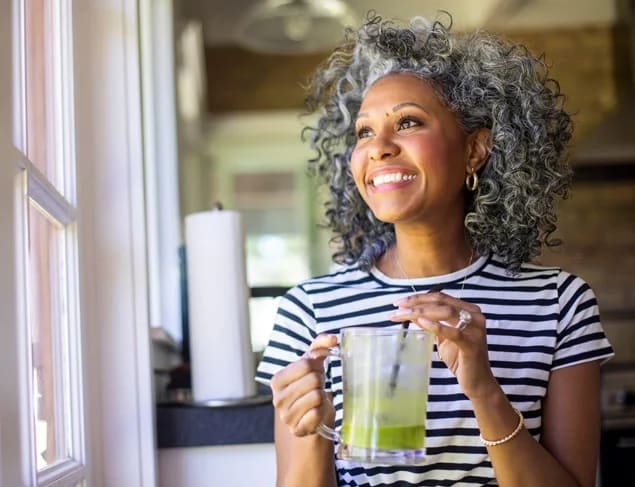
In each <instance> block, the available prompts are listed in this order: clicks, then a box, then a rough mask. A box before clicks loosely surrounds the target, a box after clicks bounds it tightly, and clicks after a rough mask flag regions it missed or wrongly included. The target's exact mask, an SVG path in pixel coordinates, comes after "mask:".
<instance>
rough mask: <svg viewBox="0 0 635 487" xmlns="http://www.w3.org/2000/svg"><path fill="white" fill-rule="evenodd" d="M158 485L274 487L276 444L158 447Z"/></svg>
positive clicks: (183, 486) (165, 486)
mask: <svg viewBox="0 0 635 487" xmlns="http://www.w3.org/2000/svg"><path fill="white" fill-rule="evenodd" d="M158 485H159V487H274V486H275V485H276V459H275V451H274V446H273V443H262V444H253V445H229V446H206V447H196V448H165V449H160V450H159V483H158Z"/></svg>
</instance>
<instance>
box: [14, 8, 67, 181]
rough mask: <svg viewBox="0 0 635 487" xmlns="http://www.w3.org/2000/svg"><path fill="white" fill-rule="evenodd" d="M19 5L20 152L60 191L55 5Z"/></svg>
mask: <svg viewBox="0 0 635 487" xmlns="http://www.w3.org/2000/svg"><path fill="white" fill-rule="evenodd" d="M23 5H24V51H23V56H24V109H25V113H24V130H25V133H24V135H25V137H24V139H25V147H22V148H21V149H22V151H23V152H24V154H25V155H26V156H27V158H28V159H29V160H30V161H31V162H32V163H33V164H34V165H35V166H36V167H37V168H38V169H40V171H41V172H42V174H44V175H45V176H46V178H47V179H48V180H49V181H50V182H51V183H52V184H53V185H55V186H56V187H57V188H58V189H60V190H61V189H62V188H61V181H60V176H61V174H62V172H61V171H60V167H59V164H58V163H57V161H56V160H55V159H56V157H55V151H56V147H55V132H54V130H55V126H54V124H55V123H56V122H55V116H56V114H55V99H56V94H55V82H54V59H55V55H54V54H55V51H54V48H55V46H56V45H57V42H56V32H55V28H54V17H53V15H54V14H55V4H54V3H51V2H47V1H45V0H26V1H24V3H23ZM57 98H59V95H58V96H57Z"/></svg>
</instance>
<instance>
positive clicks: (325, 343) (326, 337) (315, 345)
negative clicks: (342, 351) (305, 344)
mask: <svg viewBox="0 0 635 487" xmlns="http://www.w3.org/2000/svg"><path fill="white" fill-rule="evenodd" d="M335 345H337V335H331V334H328V333H322V334H320V335H318V336H317V337H315V340H313V342H312V343H311V345H310V346H309V350H308V351H307V353H306V354H305V355H309V356H316V357H317V356H321V354H322V353H324V351H325V352H326V353H327V354H328V349H329V348H331V347H334V346H335ZM315 350H318V351H319V352H318V354H315V353H313V351H315ZM310 352H311V353H310ZM324 356H326V355H324Z"/></svg>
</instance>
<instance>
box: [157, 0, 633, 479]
mask: <svg viewBox="0 0 635 487" xmlns="http://www.w3.org/2000/svg"><path fill="white" fill-rule="evenodd" d="M159 3H161V2H159ZM634 5H635V2H634V1H633V0H602V1H598V0H577V1H573V0H480V1H479V2H474V1H472V0H445V1H442V0H400V1H387V0H375V1H363V0H348V1H344V0H232V1H231V2H227V1H222V0H181V1H180V2H175V3H174V4H173V7H172V8H173V10H172V11H171V12H169V15H164V16H163V17H161V16H158V17H156V18H155V19H154V24H155V30H156V32H158V33H159V35H155V37H154V38H152V43H153V45H152V49H151V50H152V51H153V52H155V53H156V54H155V57H154V59H153V63H152V70H151V71H149V70H147V69H146V70H145V72H146V73H150V76H147V75H146V79H145V81H144V82H145V84H146V87H150V88H151V90H152V92H153V101H154V103H153V104H152V105H151V109H152V110H154V111H155V114H154V117H153V119H154V120H156V125H155V127H154V128H153V131H152V133H151V134H146V138H147V139H148V140H150V139H152V138H153V139H154V149H153V150H154V155H153V154H150V157H149V158H148V160H149V161H151V163H150V164H149V165H148V167H147V168H146V171H147V174H148V184H147V192H148V202H149V203H148V204H149V208H150V210H149V215H150V217H149V218H150V231H149V256H150V286H151V304H152V308H153V310H152V314H153V325H154V326H155V327H156V330H162V331H166V332H167V334H168V335H170V336H171V337H172V338H173V339H174V340H175V341H176V342H177V343H181V342H183V343H182V345H183V347H184V348H185V350H187V346H188V344H187V340H188V333H187V309H186V308H185V307H182V305H183V306H185V304H186V302H185V300H180V301H178V300H176V297H178V292H175V290H178V282H176V279H175V276H178V275H179V272H178V266H179V265H180V266H181V272H180V275H181V277H182V276H183V272H182V265H183V263H182V261H181V262H180V263H179V262H178V261H175V258H174V256H175V255H176V252H175V249H176V248H177V247H178V246H182V233H183V232H182V225H183V220H184V218H185V217H186V216H187V215H189V214H192V213H194V212H199V211H206V210H209V209H211V208H212V207H213V206H214V205H216V204H217V202H220V203H221V204H222V205H223V206H224V207H225V208H228V209H236V210H239V211H240V212H241V214H242V215H243V218H244V222H245V232H246V249H247V255H246V258H247V260H246V264H247V279H248V282H249V286H250V287H251V296H252V297H251V300H250V304H249V306H250V320H251V321H250V328H251V339H252V345H253V350H254V352H255V353H256V355H258V354H259V353H260V352H261V351H262V349H263V348H264V346H265V344H266V341H267V338H268V336H269V333H270V330H271V327H272V324H273V317H274V313H275V310H276V304H277V298H276V295H279V294H280V293H281V292H283V291H284V290H285V289H286V288H287V287H289V286H291V285H293V284H295V283H297V282H298V281H300V280H302V279H304V278H306V277H309V276H310V275H316V274H321V273H324V272H327V271H328V270H329V269H330V268H331V262H330V251H329V246H328V240H329V234H328V233H327V232H325V231H324V230H322V229H320V227H319V224H320V222H321V215H322V210H323V208H322V197H321V195H320V193H319V191H318V190H317V189H316V188H315V187H314V186H313V183H312V181H311V180H310V179H308V178H307V174H306V168H307V160H308V159H309V158H310V157H311V153H310V151H309V149H308V147H307V146H306V145H305V144H303V143H302V141H301V139H300V130H301V127H302V125H301V124H300V121H299V114H300V113H301V111H302V107H303V98H304V92H303V83H304V82H305V81H306V79H307V77H308V76H309V75H310V74H311V73H312V72H313V71H314V69H315V68H316V67H317V65H318V63H319V62H321V61H322V60H323V59H324V58H325V57H326V56H327V55H328V53H329V52H330V50H331V49H332V48H333V46H334V45H335V44H336V43H337V42H338V41H339V40H340V39H341V37H342V31H343V27H344V26H346V25H353V24H358V23H359V22H360V21H361V20H362V19H363V18H364V17H365V16H366V15H367V13H368V12H369V11H371V10H374V11H376V13H377V14H379V15H381V16H382V17H384V18H387V19H388V18H392V19H396V20H407V19H409V18H411V17H412V16H415V15H422V16H425V17H428V18H431V19H434V18H436V17H438V16H439V11H440V10H446V11H447V12H449V13H450V14H451V15H452V19H453V29H454V30H456V31H467V30H473V29H486V30H489V31H491V32H494V33H498V34H500V35H502V36H505V37H507V38H509V39H511V40H513V41H517V42H520V43H523V44H524V45H526V46H527V47H528V48H529V49H530V50H531V51H533V52H534V53H535V54H537V55H540V54H543V55H544V56H545V59H546V61H547V63H548V64H549V65H550V66H551V76H552V77H553V78H555V79H556V80H558V81H559V83H560V86H561V89H562V92H563V93H564V94H565V95H566V97H567V101H566V107H567V108H568V110H569V111H570V113H571V114H572V115H573V119H574V124H575V132H574V137H573V143H572V146H571V161H572V165H573V167H574V170H575V180H574V185H573V190H572V192H571V194H570V196H569V198H568V199H567V200H565V201H564V202H563V203H562V205H561V206H560V208H559V221H558V224H559V230H558V233H557V236H559V237H561V238H562V239H563V241H564V245H563V246H561V247H559V248H557V249H555V250H548V251H545V252H544V254H543V255H542V256H541V257H540V261H541V262H542V263H544V264H548V265H558V266H561V267H563V268H564V269H566V270H568V271H570V272H573V273H575V274H578V275H580V276H581V277H582V278H584V279H585V280H587V282H589V284H590V285H591V286H592V287H593V289H594V290H595V292H596V294H597V297H598V301H599V305H600V309H601V316H602V320H603V324H604V327H605V330H606V333H607V334H608V336H609V338H610V340H611V343H612V344H613V346H614V348H615V350H616V357H615V358H614V359H613V360H611V361H610V362H609V363H608V364H607V366H605V367H604V368H603V377H602V382H603V386H602V409H603V425H604V426H603V436H602V445H603V446H602V468H601V471H602V474H603V475H604V478H603V481H604V482H603V484H602V485H603V486H610V485H623V484H620V481H619V480H618V479H619V478H626V477H620V476H623V475H626V473H627V471H628V470H627V465H628V464H629V460H628V456H629V455H632V452H633V448H632V445H633V442H634V441H635V440H633V436H634V435H635V408H634V406H633V404H634V402H635V304H634V303H635V282H634V278H633V276H634V275H635V226H634V225H633V222H634V221H635V218H634V217H635V124H634V123H633V121H634V120H633V119H634V115H635V106H634V105H635V101H634V100H635V84H634V69H633V65H634V60H635V30H634V16H635V7H634ZM158 12H159V13H160V11H158ZM442 18H445V17H442ZM166 33H169V36H167V37H166ZM146 91H147V90H146ZM172 99H174V100H175V103H174V106H172V105H171V100H172ZM153 215H154V217H153ZM153 218H154V221H153ZM153 223H154V225H153ZM153 232H154V233H153ZM181 249H182V247H181ZM175 268H176V270H175ZM170 270H172V271H174V272H171V271H170ZM182 288H183V287H181V290H182ZM180 316H182V317H183V320H181V319H179V317H180ZM182 324H183V326H181V325H182ZM185 359H187V355H186V356H185ZM155 363H156V362H155ZM160 430H161V429H160ZM629 445H630V446H629ZM169 458H171V457H169V456H168V455H167V454H165V452H164V453H163V455H162V456H161V459H162V462H163V464H162V465H163V466H162V467H161V468H162V472H163V475H164V476H166V475H168V474H167V473H166V472H169V471H171V469H172V468H173V467H174V466H175V465H181V463H179V462H181V460H178V461H177V460H168V459H169ZM631 461H632V457H631ZM170 462H174V463H170ZM200 465H209V458H206V459H205V461H204V462H203V460H201V464H200ZM168 467H169V468H168ZM200 468H201V469H202V468H203V467H202V466H201V467H200ZM205 468H207V467H205ZM210 468H211V467H210ZM183 470H184V471H188V472H190V471H194V472H198V473H197V475H198V478H204V477H205V476H202V475H200V473H201V472H202V470H200V471H199V470H196V469H185V468H184V469H183ZM628 478H630V477H628ZM598 485H599V483H598Z"/></svg>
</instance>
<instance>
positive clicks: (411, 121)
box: [398, 117, 421, 130]
mask: <svg viewBox="0 0 635 487" xmlns="http://www.w3.org/2000/svg"><path fill="white" fill-rule="evenodd" d="M419 125H421V122H420V121H419V120H417V119H416V118H412V117H403V118H402V119H400V120H399V123H398V127H399V130H405V129H411V128H413V127H418V126H419Z"/></svg>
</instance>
